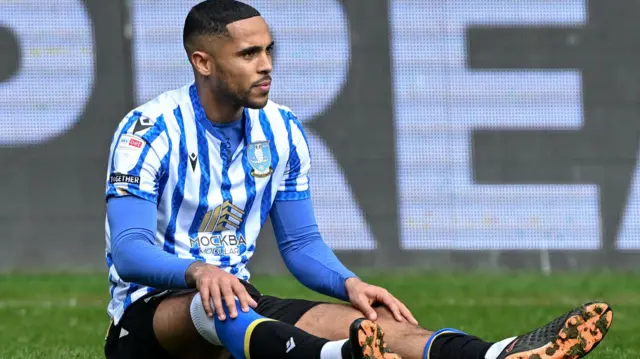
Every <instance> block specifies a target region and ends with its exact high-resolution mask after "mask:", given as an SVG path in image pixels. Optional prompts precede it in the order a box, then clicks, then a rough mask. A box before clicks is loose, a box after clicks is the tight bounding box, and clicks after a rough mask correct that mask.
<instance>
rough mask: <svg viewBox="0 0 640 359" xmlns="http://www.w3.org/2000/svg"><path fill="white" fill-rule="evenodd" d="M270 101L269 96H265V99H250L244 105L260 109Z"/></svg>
mask: <svg viewBox="0 0 640 359" xmlns="http://www.w3.org/2000/svg"><path fill="white" fill-rule="evenodd" d="M268 102H269V97H265V98H264V99H260V100H257V99H256V100H254V99H249V100H247V101H246V103H245V105H244V106H245V107H248V108H250V109H254V110H260V109H262V108H264V107H265V106H266V105H267V103H268Z"/></svg>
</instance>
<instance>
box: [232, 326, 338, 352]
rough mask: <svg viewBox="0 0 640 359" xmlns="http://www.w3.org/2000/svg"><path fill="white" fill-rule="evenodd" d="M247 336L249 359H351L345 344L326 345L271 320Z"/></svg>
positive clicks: (300, 331)
mask: <svg viewBox="0 0 640 359" xmlns="http://www.w3.org/2000/svg"><path fill="white" fill-rule="evenodd" d="M246 335H249V336H250V337H249V354H250V357H251V358H252V359H261V358H263V359H267V358H291V359H350V355H351V354H350V350H349V346H348V341H347V340H340V341H328V340H326V339H322V338H318V337H316V336H313V335H311V334H309V333H307V332H305V331H303V330H302V329H299V328H297V327H295V326H293V325H290V324H286V323H282V322H278V321H274V320H267V321H262V322H260V323H258V324H257V325H256V327H255V328H254V329H253V332H251V333H247V334H246ZM343 353H346V354H347V356H344V354H343ZM234 356H235V355H234Z"/></svg>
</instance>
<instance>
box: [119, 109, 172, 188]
mask: <svg viewBox="0 0 640 359" xmlns="http://www.w3.org/2000/svg"><path fill="white" fill-rule="evenodd" d="M164 127H165V126H164V115H160V117H158V118H157V119H156V124H155V125H154V126H153V127H151V129H149V131H147V133H145V134H144V135H143V136H142V139H143V140H144V141H145V142H146V145H145V146H144V149H143V150H142V153H141V154H140V157H139V158H138V163H136V166H135V167H134V168H133V169H132V170H131V171H129V173H128V174H129V175H132V176H140V171H142V166H143V165H144V163H145V161H146V160H147V155H148V154H149V150H151V144H152V143H153V141H155V140H156V139H157V138H158V136H160V134H162V132H164V130H165V128H164Z"/></svg>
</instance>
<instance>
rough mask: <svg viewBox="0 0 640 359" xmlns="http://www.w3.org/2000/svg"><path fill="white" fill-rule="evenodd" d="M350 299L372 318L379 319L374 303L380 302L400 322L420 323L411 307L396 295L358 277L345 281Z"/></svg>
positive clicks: (356, 306)
mask: <svg viewBox="0 0 640 359" xmlns="http://www.w3.org/2000/svg"><path fill="white" fill-rule="evenodd" d="M345 286H346V289H347V295H348V296H349V301H350V302H351V304H352V305H353V306H354V307H355V308H356V309H358V310H360V311H361V312H362V313H364V315H365V316H366V317H367V318H368V319H370V320H376V319H378V313H376V311H375V310H374V309H373V307H372V305H373V303H380V304H383V305H384V306H386V307H387V308H388V309H389V311H390V312H391V313H392V314H393V317H394V318H395V319H396V320H397V321H399V322H405V321H408V322H409V323H411V324H414V325H418V321H417V320H416V318H414V317H413V315H412V314H411V312H410V311H409V309H407V307H406V306H405V305H404V304H403V303H402V302H401V301H399V300H398V299H396V297H394V296H393V295H391V293H389V292H388V291H387V290H386V289H384V288H380V287H376V286H375V285H371V284H367V283H365V282H363V281H361V280H360V279H358V278H355V277H353V278H349V279H347V281H346V282H345Z"/></svg>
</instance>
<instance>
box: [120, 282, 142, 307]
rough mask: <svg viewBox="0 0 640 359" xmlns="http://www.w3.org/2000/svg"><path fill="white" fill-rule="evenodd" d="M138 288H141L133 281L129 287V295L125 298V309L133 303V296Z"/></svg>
mask: <svg viewBox="0 0 640 359" xmlns="http://www.w3.org/2000/svg"><path fill="white" fill-rule="evenodd" d="M138 289H140V286H139V285H137V284H135V283H131V284H130V285H129V289H127V296H126V297H125V298H124V309H127V308H128V307H129V306H130V305H131V296H132V295H133V293H135V292H136V290H138Z"/></svg>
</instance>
